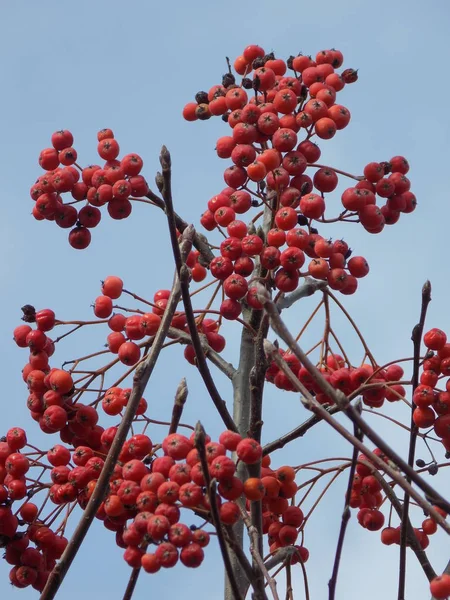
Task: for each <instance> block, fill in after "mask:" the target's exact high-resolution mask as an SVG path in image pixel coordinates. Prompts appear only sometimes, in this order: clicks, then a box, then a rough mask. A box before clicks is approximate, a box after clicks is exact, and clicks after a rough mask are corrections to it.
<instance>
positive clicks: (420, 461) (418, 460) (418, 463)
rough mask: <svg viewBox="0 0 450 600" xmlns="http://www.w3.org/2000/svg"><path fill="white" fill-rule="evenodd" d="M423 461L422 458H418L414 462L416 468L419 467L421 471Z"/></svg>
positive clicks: (423, 464)
mask: <svg viewBox="0 0 450 600" xmlns="http://www.w3.org/2000/svg"><path fill="white" fill-rule="evenodd" d="M425 464H426V463H425V461H424V460H423V459H422V458H418V459H417V460H416V467H419V469H422V467H424V466H425Z"/></svg>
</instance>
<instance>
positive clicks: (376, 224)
mask: <svg viewBox="0 0 450 600" xmlns="http://www.w3.org/2000/svg"><path fill="white" fill-rule="evenodd" d="M408 171H409V164H408V161H407V160H406V159H405V158H404V157H403V156H394V157H393V158H391V159H390V160H389V161H387V162H371V163H369V164H368V165H366V166H365V167H364V178H361V180H360V181H358V183H357V184H356V185H355V186H354V187H350V188H347V189H346V190H345V191H344V192H343V194H342V196H341V202H342V205H343V207H344V208H345V210H347V211H350V212H351V213H352V214H357V215H358V219H359V221H360V222H361V225H362V226H363V227H364V229H365V230H366V231H368V232H369V233H380V231H382V230H383V229H384V226H385V225H393V224H394V223H397V221H398V220H399V219H400V215H401V213H411V212H413V211H414V210H415V208H416V204H417V201H416V197H415V196H414V194H413V193H412V192H411V191H410V187H411V182H410V180H409V179H408V178H407V177H406V173H408ZM336 183H337V181H336ZM335 187H336V186H335ZM333 189H334V188H333ZM377 196H378V198H380V199H381V200H382V201H384V202H385V203H384V204H383V205H382V206H378V205H377Z"/></svg>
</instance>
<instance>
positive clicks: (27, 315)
mask: <svg viewBox="0 0 450 600" xmlns="http://www.w3.org/2000/svg"><path fill="white" fill-rule="evenodd" d="M21 311H22V312H23V317H22V321H25V323H34V322H35V321H36V309H35V308H34V306H31V304H25V306H22V308H21Z"/></svg>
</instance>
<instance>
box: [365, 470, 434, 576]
mask: <svg viewBox="0 0 450 600" xmlns="http://www.w3.org/2000/svg"><path fill="white" fill-rule="evenodd" d="M361 463H362V464H365V465H366V466H368V467H369V468H370V469H371V470H372V475H373V476H374V477H375V478H376V479H377V480H378V482H379V483H380V485H381V487H382V488H383V491H384V493H385V494H386V496H387V497H388V498H389V501H390V502H391V504H392V506H393V507H394V510H395V512H396V513H397V514H398V516H399V518H400V522H401V519H402V518H403V509H402V505H401V504H400V502H399V499H398V498H397V496H396V494H395V492H394V490H393V489H392V487H391V486H390V485H389V483H388V482H387V481H386V480H385V478H384V477H383V476H382V475H381V473H379V472H378V471H377V470H376V469H374V468H373V465H371V464H370V463H369V462H367V461H361ZM406 535H407V541H408V542H409V544H410V546H411V549H412V551H413V552H414V554H415V555H416V556H417V560H418V561H419V564H420V566H421V567H422V569H423V571H424V573H425V575H426V577H427V579H428V581H431V580H432V579H433V578H434V577H436V573H435V571H434V569H433V567H432V566H431V563H430V561H429V560H428V557H427V555H426V552H425V550H423V548H422V546H421V545H420V542H419V540H418V539H417V536H416V534H415V533H414V529H413V526H412V525H411V521H410V519H409V517H408V520H407V522H406Z"/></svg>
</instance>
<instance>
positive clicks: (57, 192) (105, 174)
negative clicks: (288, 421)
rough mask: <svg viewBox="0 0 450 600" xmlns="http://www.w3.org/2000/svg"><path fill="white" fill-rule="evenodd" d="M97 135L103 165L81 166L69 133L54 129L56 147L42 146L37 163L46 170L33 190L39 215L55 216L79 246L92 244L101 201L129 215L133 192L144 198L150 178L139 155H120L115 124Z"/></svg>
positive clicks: (119, 215) (115, 214) (112, 211)
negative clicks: (143, 171)
mask: <svg viewBox="0 0 450 600" xmlns="http://www.w3.org/2000/svg"><path fill="white" fill-rule="evenodd" d="M97 139H98V146H97V152H98V154H99V156H100V158H101V159H103V160H104V161H105V162H104V164H103V167H102V166H100V165H89V166H88V167H85V168H81V167H80V166H79V165H78V163H77V151H76V150H75V148H73V135H72V134H71V132H70V131H67V130H61V131H56V132H55V133H54V134H53V135H52V138H51V142H52V148H46V149H44V150H42V151H41V153H40V155H39V165H40V166H41V167H42V168H43V169H44V170H45V171H46V172H45V174H44V175H41V176H40V177H39V178H38V179H37V181H36V183H35V184H34V185H33V186H32V187H31V190H30V194H31V197H32V199H33V200H35V204H34V206H33V216H34V217H35V219H37V220H38V221H42V220H44V219H46V220H47V221H54V222H55V223H56V224H57V225H59V226H60V227H62V228H64V229H71V231H70V233H69V243H70V245H71V246H72V247H73V248H77V249H79V250H82V249H84V248H87V246H89V244H90V241H91V231H90V230H91V229H92V228H93V227H96V226H97V225H98V224H99V222H100V219H101V216H102V213H101V211H100V210H99V209H100V207H101V206H104V205H107V210H108V213H109V215H110V217H111V218H113V219H125V218H126V217H128V216H129V215H130V213H131V208H132V205H131V202H130V197H137V198H140V197H142V196H145V195H146V194H147V193H148V185H147V182H146V181H145V179H144V177H143V176H142V175H140V172H141V169H142V166H143V162H142V159H141V157H140V156H139V155H137V154H127V155H126V156H124V157H123V158H122V159H121V160H119V159H118V157H119V152H120V148H119V144H118V143H117V140H116V139H115V138H114V133H113V132H112V131H111V129H102V130H101V131H99V133H98V134H97ZM65 193H70V194H71V197H72V201H71V202H64V200H63V194H65ZM78 202H84V203H85V205H84V206H83V208H81V209H80V210H77V209H76V208H75V206H74V204H77V203H78ZM72 228H73V229H72Z"/></svg>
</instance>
